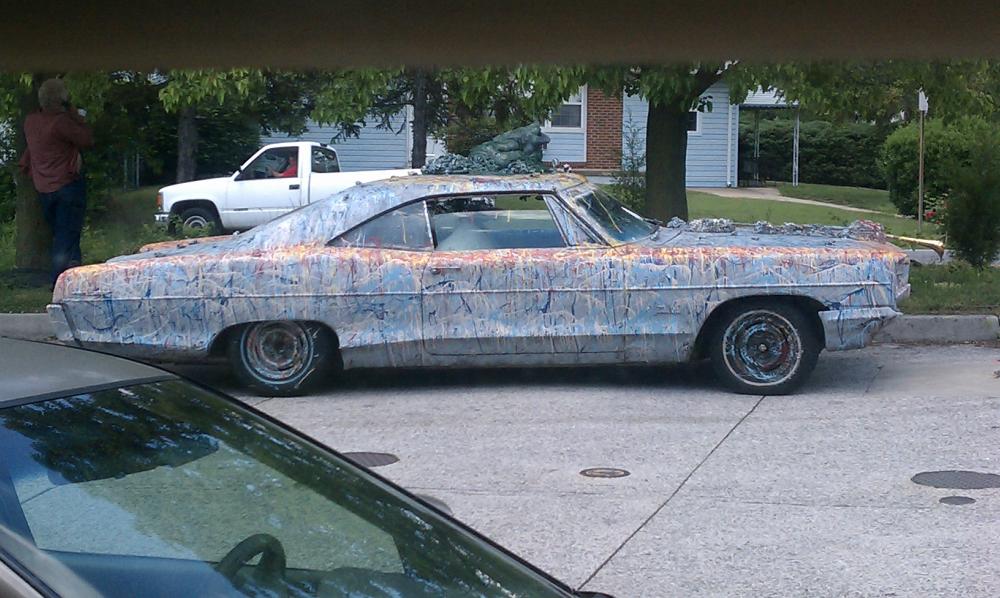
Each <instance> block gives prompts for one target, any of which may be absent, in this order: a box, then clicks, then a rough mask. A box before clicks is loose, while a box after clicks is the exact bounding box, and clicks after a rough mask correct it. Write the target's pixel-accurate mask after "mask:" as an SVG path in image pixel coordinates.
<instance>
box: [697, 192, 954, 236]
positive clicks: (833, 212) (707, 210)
mask: <svg viewBox="0 0 1000 598" xmlns="http://www.w3.org/2000/svg"><path fill="white" fill-rule="evenodd" d="M687 196H688V210H689V211H690V213H691V218H729V219H731V220H733V221H735V222H748V223H752V222H756V221H758V220H767V221H769V222H771V223H773V224H783V223H785V222H794V223H796V224H833V225H845V224H850V223H851V222H853V221H855V220H859V219H865V220H874V221H875V222H878V223H880V224H882V225H883V226H885V229H886V232H888V233H890V234H893V235H904V236H915V235H916V234H917V223H916V221H915V220H911V219H909V218H903V217H901V216H894V215H892V214H860V213H858V212H849V211H847V210H841V209H839V208H837V207H836V206H830V207H823V206H813V205H808V204H796V203H788V202H782V201H774V200H768V199H744V198H735V197H720V196H718V195H712V194H710V193H699V192H697V191H688V194H687ZM922 236H923V237H925V238H935V237H936V236H937V229H936V227H933V226H926V227H925V228H924V232H923V235H922Z"/></svg>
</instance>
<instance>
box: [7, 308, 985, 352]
mask: <svg viewBox="0 0 1000 598" xmlns="http://www.w3.org/2000/svg"><path fill="white" fill-rule="evenodd" d="M0 336H7V337H10V338H20V339H25V340H34V341H40V340H50V339H53V338H55V337H54V335H53V332H52V324H50V323H49V316H48V314H0ZM998 338H1000V319H997V316H994V315H972V316H959V315H932V316H906V315H904V316H901V317H898V318H894V319H892V320H890V321H889V323H888V324H886V326H885V328H883V329H882V330H880V331H879V332H878V334H876V335H875V339H874V340H875V342H879V343H930V344H938V345H944V344H950V343H969V342H976V341H995V340H997V339H998Z"/></svg>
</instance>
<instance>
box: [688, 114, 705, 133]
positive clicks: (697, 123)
mask: <svg viewBox="0 0 1000 598" xmlns="http://www.w3.org/2000/svg"><path fill="white" fill-rule="evenodd" d="M694 113H695V114H697V115H698V116H696V117H695V125H694V127H695V128H694V131H688V137H700V136H701V120H702V117H704V116H705V113H704V112H702V111H701V110H695V111H694Z"/></svg>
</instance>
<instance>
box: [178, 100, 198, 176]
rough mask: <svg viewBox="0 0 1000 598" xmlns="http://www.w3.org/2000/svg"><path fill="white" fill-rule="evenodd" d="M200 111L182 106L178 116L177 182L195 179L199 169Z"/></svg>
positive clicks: (192, 107)
mask: <svg viewBox="0 0 1000 598" xmlns="http://www.w3.org/2000/svg"><path fill="white" fill-rule="evenodd" d="M197 115H198V112H197V110H196V109H195V108H194V106H188V107H187V108H182V109H181V111H180V114H179V115H178V118H177V182H178V183H186V182H187V181H193V180H194V177H195V175H196V174H197V170H198V121H197V120H195V118H196V117H197Z"/></svg>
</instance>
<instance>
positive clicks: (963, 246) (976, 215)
mask: <svg viewBox="0 0 1000 598" xmlns="http://www.w3.org/2000/svg"><path fill="white" fill-rule="evenodd" d="M967 149H968V150H969V156H968V163H966V164H961V163H953V165H952V166H951V171H950V173H949V174H950V176H949V177H948V178H949V180H950V181H951V189H950V194H949V196H948V204H947V209H946V210H945V216H944V223H945V231H946V232H947V234H948V244H949V246H950V247H951V248H952V249H953V250H954V251H955V253H956V254H958V256H959V257H960V258H962V259H963V260H965V261H967V262H969V264H971V265H972V266H974V267H975V268H978V269H980V270H982V269H983V268H985V267H987V266H989V265H990V264H991V263H993V260H995V259H997V256H998V255H1000V136H998V135H997V134H996V132H995V131H980V132H978V133H976V134H975V135H973V136H972V137H970V138H969V144H968V145H967ZM956 159H957V158H956Z"/></svg>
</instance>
